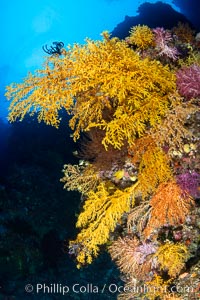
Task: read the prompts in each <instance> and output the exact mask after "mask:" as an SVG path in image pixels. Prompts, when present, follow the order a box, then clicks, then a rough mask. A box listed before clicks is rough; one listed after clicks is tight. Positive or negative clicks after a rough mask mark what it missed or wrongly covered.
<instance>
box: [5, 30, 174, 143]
mask: <svg viewBox="0 0 200 300" xmlns="http://www.w3.org/2000/svg"><path fill="white" fill-rule="evenodd" d="M103 36H104V39H103V40H102V41H91V40H89V39H88V40H87V41H86V44H84V45H74V46H69V47H68V51H65V52H63V53H65V54H64V55H63V56H60V57H59V56H54V57H49V58H47V61H46V63H45V65H44V69H43V70H39V71H37V72H36V73H35V74H34V75H32V74H29V75H28V77H27V78H25V79H24V81H23V83H20V84H12V85H10V86H9V87H8V88H7V93H6V96H7V97H8V99H11V100H12V102H11V104H10V108H9V110H10V113H9V120H10V121H15V120H16V119H17V118H19V119H20V120H22V119H23V118H24V116H25V115H26V114H30V115H33V114H37V115H38V120H39V121H44V122H45V123H46V124H51V125H53V126H55V127H58V125H59V122H60V117H59V111H60V110H61V109H63V108H64V109H65V110H66V111H67V112H68V113H69V114H70V115H71V116H72V117H71V119H70V123H69V124H70V127H71V128H72V130H73V131H74V134H73V135H74V140H77V139H78V138H79V137H80V133H81V132H83V131H88V130H90V129H91V128H93V127H98V128H99V129H101V130H103V132H104V133H105V136H104V138H103V144H104V146H105V147H106V148H107V147H108V145H109V144H111V145H112V146H113V147H115V148H118V149H120V148H121V147H122V145H123V144H124V143H125V141H128V143H129V144H131V143H132V142H133V140H134V139H135V138H136V136H138V135H139V136H141V135H143V134H144V133H145V131H146V129H147V126H148V127H149V126H152V127H154V126H155V125H156V124H157V123H158V122H160V120H161V118H162V117H163V116H165V114H166V112H167V110H168V108H169V106H170V103H171V100H170V97H169V96H170V94H171V93H173V92H174V91H175V89H176V85H175V75H174V74H173V72H172V71H170V69H169V68H168V66H163V65H161V64H160V63H159V62H158V61H152V60H150V59H148V58H145V59H141V58H140V57H139V55H138V54H137V53H136V52H134V51H133V50H132V49H130V48H129V47H128V45H127V43H126V42H125V41H120V40H119V39H117V38H112V39H110V38H109V35H108V33H103Z"/></svg>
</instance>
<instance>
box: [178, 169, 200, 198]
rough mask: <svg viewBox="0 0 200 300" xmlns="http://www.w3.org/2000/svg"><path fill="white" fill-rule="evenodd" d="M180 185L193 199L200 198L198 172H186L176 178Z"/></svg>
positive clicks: (199, 176)
mask: <svg viewBox="0 0 200 300" xmlns="http://www.w3.org/2000/svg"><path fill="white" fill-rule="evenodd" d="M176 179H177V183H178V185H179V186H180V187H181V188H182V190H184V191H187V192H188V193H189V194H190V195H191V196H193V197H199V196H200V192H199V191H198V186H199V183H200V175H199V174H198V173H197V172H194V171H193V172H189V171H188V172H186V173H183V174H180V175H178V176H177V177H176Z"/></svg>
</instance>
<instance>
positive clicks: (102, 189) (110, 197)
mask: <svg viewBox="0 0 200 300" xmlns="http://www.w3.org/2000/svg"><path fill="white" fill-rule="evenodd" d="M136 186H137V183H136V184H135V185H134V186H131V187H129V188H126V189H125V190H123V191H121V190H116V191H115V192H114V193H113V194H109V192H108V190H107V189H106V185H105V184H104V183H100V185H99V186H98V187H97V191H96V192H94V191H92V190H91V191H90V192H89V193H88V194H87V200H86V202H85V204H84V206H83V212H82V213H81V214H80V215H79V217H78V221H77V227H79V228H81V231H80V233H79V234H78V235H77V238H76V240H75V241H71V242H70V247H71V248H73V247H77V246H78V245H80V248H79V250H78V251H77V252H78V253H77V257H76V259H77V262H78V265H77V266H78V267H80V266H81V265H84V264H89V263H91V262H92V260H93V257H96V256H97V255H98V253H99V246H100V245H103V244H105V243H106V242H107V241H108V239H109V235H110V233H111V232H112V231H114V229H115V227H116V224H117V222H118V221H119V220H120V219H121V217H122V215H123V213H125V212H128V211H129V209H130V207H131V206H133V205H134V189H135V187H136Z"/></svg>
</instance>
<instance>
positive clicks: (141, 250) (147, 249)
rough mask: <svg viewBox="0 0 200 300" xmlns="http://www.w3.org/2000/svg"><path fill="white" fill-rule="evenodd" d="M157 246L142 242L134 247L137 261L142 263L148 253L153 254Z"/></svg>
mask: <svg viewBox="0 0 200 300" xmlns="http://www.w3.org/2000/svg"><path fill="white" fill-rule="evenodd" d="M156 250H157V247H156V246H155V245H154V244H153V243H142V244H141V245H139V246H138V247H136V249H135V256H136V257H137V260H138V263H139V264H143V263H144V262H145V260H146V257H147V256H148V255H151V254H154V253H155V252H156Z"/></svg>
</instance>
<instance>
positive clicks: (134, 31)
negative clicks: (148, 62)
mask: <svg viewBox="0 0 200 300" xmlns="http://www.w3.org/2000/svg"><path fill="white" fill-rule="evenodd" d="M128 42H129V43H130V44H135V45H136V46H137V47H138V48H140V49H142V50H144V49H146V48H148V47H150V46H153V45H154V35H153V32H152V30H151V29H150V28H149V27H148V26H146V25H142V26H141V25H138V26H134V27H132V28H131V30H130V36H129V37H128Z"/></svg>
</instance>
